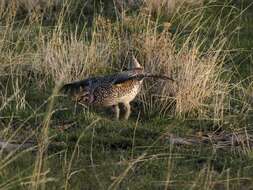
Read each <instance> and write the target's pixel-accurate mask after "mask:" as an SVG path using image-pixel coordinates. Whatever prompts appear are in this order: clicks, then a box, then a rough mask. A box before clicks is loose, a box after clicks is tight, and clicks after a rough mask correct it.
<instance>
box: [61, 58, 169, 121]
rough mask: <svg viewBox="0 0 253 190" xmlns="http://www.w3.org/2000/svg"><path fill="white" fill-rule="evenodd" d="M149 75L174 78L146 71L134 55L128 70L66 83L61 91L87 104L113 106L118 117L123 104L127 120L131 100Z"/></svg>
mask: <svg viewBox="0 0 253 190" xmlns="http://www.w3.org/2000/svg"><path fill="white" fill-rule="evenodd" d="M147 77H152V78H161V79H168V80H173V79H171V78H169V77H167V76H158V75H152V74H148V73H145V72H144V69H143V67H142V66H141V65H140V64H139V62H138V61H137V60H136V59H135V58H134V57H133V64H132V66H131V67H130V69H129V70H127V71H123V72H120V73H117V74H114V75H108V76H101V77H100V76H99V77H92V78H88V79H85V80H81V81H77V82H73V83H69V84H65V85H64V86H63V87H62V88H61V91H64V92H65V93H66V92H70V95H72V97H74V99H75V100H76V101H78V102H80V103H82V104H85V105H92V106H99V107H112V108H113V109H114V113H115V116H116V119H119V115H120V109H119V104H123V105H124V106H125V108H126V111H125V114H124V119H126V120H127V119H128V118H129V116H130V114H131V106H130V102H131V101H132V100H133V99H134V98H135V97H136V95H137V94H138V93H139V91H140V88H141V85H142V82H143V79H144V78H147Z"/></svg>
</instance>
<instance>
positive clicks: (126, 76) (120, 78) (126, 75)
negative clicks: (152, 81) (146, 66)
mask: <svg viewBox="0 0 253 190" xmlns="http://www.w3.org/2000/svg"><path fill="white" fill-rule="evenodd" d="M143 76H144V75H143V74H138V73H133V72H122V73H119V74H117V75H115V76H114V77H113V78H112V80H111V84H112V85H115V84H121V83H124V82H127V81H129V80H141V79H142V78H143Z"/></svg>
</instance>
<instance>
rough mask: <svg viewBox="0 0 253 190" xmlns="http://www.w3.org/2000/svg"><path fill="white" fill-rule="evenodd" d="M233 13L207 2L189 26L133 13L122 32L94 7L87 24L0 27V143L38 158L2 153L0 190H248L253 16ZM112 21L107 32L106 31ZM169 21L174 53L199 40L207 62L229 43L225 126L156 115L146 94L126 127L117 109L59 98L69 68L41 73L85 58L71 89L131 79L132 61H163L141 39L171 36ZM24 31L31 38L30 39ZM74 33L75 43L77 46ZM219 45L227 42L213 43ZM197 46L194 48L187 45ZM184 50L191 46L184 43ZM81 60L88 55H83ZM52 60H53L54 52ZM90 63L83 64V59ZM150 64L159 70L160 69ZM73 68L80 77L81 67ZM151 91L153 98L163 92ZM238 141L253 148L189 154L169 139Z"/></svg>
mask: <svg viewBox="0 0 253 190" xmlns="http://www.w3.org/2000/svg"><path fill="white" fill-rule="evenodd" d="M237 2H238V1H226V2H223V1H218V2H214V3H211V4H209V3H208V2H206V3H205V5H206V6H204V8H203V7H202V8H201V11H202V12H201V14H199V12H198V9H189V12H188V13H187V14H186V13H185V15H186V16H182V14H184V11H185V10H184V9H182V10H181V11H182V12H180V11H179V12H178V13H177V14H175V16H174V17H171V16H170V15H166V14H164V15H160V16H159V15H151V18H147V17H148V16H147V15H146V13H145V11H144V13H142V11H143V10H138V9H136V10H132V11H129V12H127V17H126V18H125V19H126V21H125V22H124V23H121V22H120V21H118V20H117V17H116V16H115V14H114V13H112V14H111V13H110V12H109V11H108V10H111V8H112V7H106V8H104V9H100V8H99V6H98V5H96V6H98V7H95V9H94V10H92V11H91V12H84V13H83V14H82V15H81V16H80V18H85V19H84V20H82V19H80V20H78V19H77V17H78V16H79V15H78V16H77V15H76V12H75V11H73V12H71V10H70V11H69V12H68V15H67V16H66V17H63V20H64V19H65V20H64V21H62V22H60V21H59V23H57V18H54V17H53V16H54V15H51V16H52V20H45V21H43V22H42V23H40V21H38V20H37V21H36V20H35V21H34V23H32V21H28V20H23V19H24V15H23V16H22V15H18V16H17V17H16V18H15V19H14V20H13V21H12V22H13V23H11V24H13V25H11V24H10V25H8V22H7V21H6V20H4V19H3V20H1V21H2V22H1V23H0V25H2V26H5V27H7V25H8V27H10V29H9V30H10V31H11V32H9V33H8V32H7V33H6V34H5V35H6V36H5V37H2V36H1V35H0V39H2V40H3V41H2V42H1V41H0V45H1V46H0V47H1V48H0V50H1V51H0V57H1V58H3V59H2V60H0V90H1V94H0V95H1V98H0V103H1V104H0V129H1V130H0V131H1V132H0V139H1V140H5V141H10V142H12V141H14V142H18V143H21V142H24V141H26V140H28V141H29V142H32V143H33V144H34V145H39V147H36V148H35V149H32V150H26V149H25V150H22V149H18V150H17V151H16V152H6V151H1V152H0V158H1V159H0V160H1V161H0V189H4V190H5V189H71V190H72V189H73V190H74V189H186V190H188V189H251V188H252V185H253V184H252V183H253V178H252V176H253V172H252V171H253V170H252V167H253V164H252V163H253V162H252V161H253V160H252V159H253V153H252V144H251V143H252V139H251V133H252V122H253V112H252V103H250V96H251V98H252V88H253V87H252V86H249V85H250V84H251V85H252V71H253V66H252V65H253V62H252V55H253V52H252V45H253V33H252V32H251V31H252V29H253V17H252V16H253V15H252V11H253V6H252V4H251V1H250V0H248V1H246V0H244V1H242V2H241V3H237ZM79 3H80V2H79ZM249 5H250V6H249ZM108 6H109V4H108ZM79 8H80V7H76V9H73V10H79ZM245 8H247V9H245ZM93 11H94V12H93ZM106 11H107V12H106ZM50 14H52V13H50ZM59 14H60V13H59ZM142 14H144V15H146V17H142V16H143V15H142ZM87 15H88V16H91V17H92V16H94V18H93V20H94V21H97V22H98V24H97V25H96V24H93V25H91V23H89V21H87V20H86V19H88V18H87ZM180 15H181V16H180ZM196 15H197V16H196ZM199 15H201V17H202V18H201V19H199ZM194 16H196V18H195V17H194ZM60 18H61V17H60ZM97 18H99V19H100V20H99V19H97ZM96 19H97V20H96ZM106 19H108V23H106V24H105V23H104V22H107V21H106ZM127 19H129V23H128V20H127ZM59 20H61V19H59ZM73 20H74V21H77V23H78V26H79V27H76V26H77V25H76V24H77V23H76V22H72V21H73ZM81 20H82V21H81ZM70 21H71V22H72V23H71V24H70ZM200 21H205V22H202V23H199V22H200ZM87 22H88V24H87ZM149 22H150V23H149ZM167 22H171V24H172V26H171V28H169V33H170V34H171V36H172V38H173V37H175V38H176V41H175V42H176V44H175V46H176V47H175V49H176V50H175V52H177V51H180V50H181V49H180V47H181V46H182V45H185V44H186V45H189V48H192V47H191V46H195V45H196V43H194V42H195V41H194V40H195V39H196V41H198V42H204V43H203V44H202V45H200V46H197V47H198V48H199V50H200V51H201V53H202V54H201V57H205V56H208V54H206V52H208V49H209V46H210V44H212V43H214V44H216V43H217V44H219V41H218V40H219V39H224V38H227V39H229V40H228V41H227V42H226V43H225V45H224V47H223V48H222V53H221V55H220V56H221V57H222V56H223V53H224V55H225V54H226V56H224V57H225V58H224V64H223V65H222V69H224V73H222V74H223V75H221V76H220V77H221V78H222V79H223V80H227V79H229V80H228V81H229V87H230V91H229V94H227V96H228V97H229V104H230V107H229V109H224V118H222V119H221V120H222V121H217V120H216V118H215V116H214V115H212V114H213V112H212V111H210V110H208V112H207V114H203V115H204V116H203V115H201V113H202V112H201V111H199V110H198V108H196V109H197V111H196V110H193V111H192V112H193V114H192V113H191V112H187V113H185V114H183V116H181V115H180V114H176V113H175V111H173V109H174V108H173V107H172V111H169V112H163V111H161V110H160V107H159V105H163V103H164V104H166V103H167V102H166V101H165V102H162V104H161V103H160V104H159V101H157V100H156V99H154V102H152V101H151V100H153V99H152V98H150V99H151V100H150V99H149V96H148V95H149V94H148V93H149V92H145V93H146V94H144V95H146V96H147V97H146V96H145V97H144V95H143V94H142V95H141V96H140V97H139V98H138V99H137V100H136V101H135V102H134V103H133V114H132V115H131V117H130V120H129V121H123V120H120V121H115V120H113V119H112V117H111V114H110V110H103V109H94V108H89V109H85V108H83V107H82V106H80V105H75V103H74V102H72V101H70V100H69V99H68V98H66V97H58V96H56V97H54V95H55V94H54V92H53V91H54V86H55V84H57V82H58V81H57V77H58V74H59V73H60V72H61V71H62V70H64V69H65V68H64V67H66V66H67V64H65V65H60V64H59V65H58V66H57V67H53V66H52V67H47V66H48V65H44V66H45V67H43V65H40V64H39V63H40V62H42V63H44V64H46V63H54V62H57V61H58V60H60V61H59V62H61V61H62V62H69V63H72V62H71V61H73V60H74V61H73V62H74V63H75V62H77V63H80V65H81V63H83V61H84V60H86V59H87V60H88V61H87V62H85V63H89V62H91V66H89V65H88V66H87V65H86V66H87V67H85V69H87V70H85V69H84V70H83V72H80V73H75V69H73V70H67V72H66V73H65V74H66V76H67V77H66V80H67V81H69V80H73V79H78V78H82V77H84V76H88V75H95V74H104V73H112V72H115V71H118V70H120V69H122V68H125V67H126V65H127V63H128V59H129V58H128V55H127V54H129V52H131V51H133V52H135V53H136V54H137V55H139V57H140V58H141V59H142V60H146V61H147V62H148V61H150V60H149V59H148V55H149V54H148V52H149V53H150V52H151V53H156V52H153V51H150V49H147V52H146V49H145V47H141V45H143V43H142V41H141V42H139V41H138V40H141V39H142V38H144V37H143V36H145V35H144V34H146V35H147V36H148V35H149V34H150V33H152V32H153V27H157V26H158V28H157V30H154V31H155V32H154V35H158V36H159V35H161V36H162V35H165V36H166V35H167V34H164V33H163V30H164V28H163V24H164V23H167ZM227 23H230V24H227ZM61 24H62V25H61ZM86 24H87V25H86ZM59 25H60V26H61V27H60V26H59ZM196 25H197V28H196ZM12 26H13V28H12ZM217 26H218V27H217ZM57 27H58V28H57ZM96 27H97V29H96ZM236 27H239V28H238V29H236ZM21 29H23V30H25V29H27V31H29V32H30V33H26V34H25V33H23V32H22V31H23V30H21ZM235 29H236V30H235ZM1 30H2V31H5V32H6V31H8V30H4V29H1ZM92 31H93V32H92ZM94 31H96V32H94ZM108 31H110V32H108ZM150 31H152V32H150ZM221 31H222V32H221ZM148 32H150V33H148ZM73 34H75V35H76V36H71V35H73ZM105 34H106V35H105ZM217 34H219V35H222V37H223V38H216V37H217ZM22 35H23V36H22ZM99 35H101V36H100V37H99ZM134 35H136V36H138V37H139V38H136V39H135V40H133V41H131V42H132V43H134V44H131V45H130V47H129V46H128V45H129V44H127V42H128V41H127V40H126V39H127V37H129V36H130V37H132V38H134V37H133V36H134ZM152 35H153V33H152ZM152 35H151V37H153V36H152ZM191 35H192V36H193V38H189V36H191ZM195 35H196V38H194V37H195ZM59 36H60V37H59ZM70 36H71V37H70ZM97 36H98V37H97ZM91 37H92V38H91ZM167 37H168V36H166V39H167ZM104 38H106V39H104ZM213 38H216V41H215V40H213ZM63 39H67V40H66V41H67V42H66V43H65V42H63V41H64V40H63ZM68 39H71V40H69V41H68ZM144 39H146V38H144ZM168 39H170V38H169V37H168ZM188 39H191V41H190V42H189V43H185V40H188ZM75 40H76V41H77V43H75V42H76V41H75ZM136 41H137V42H136ZM1 43H2V44H1ZM159 43H160V42H159ZM164 43H165V42H164ZM157 44H158V40H157ZM161 44H163V42H161ZM106 45H108V46H106ZM134 45H138V47H135V46H134ZM45 47H47V48H48V49H46V48H45ZM162 47H163V46H162ZM43 48H44V49H43ZM61 48H62V49H61ZM71 48H73V49H72V50H73V51H74V53H73V52H71ZM131 48H133V49H131ZM78 49H80V50H82V51H80V53H78V52H77V54H75V51H77V50H78ZM87 49H88V50H87ZM144 49H145V50H144ZM210 49H211V48H210ZM214 49H215V48H214ZM46 50H52V52H54V53H56V56H55V57H56V58H55V59H54V60H53V61H52V62H50V61H48V60H46V61H45V60H44V59H46V58H45V57H43V55H45V53H44V51H46ZM165 50H166V49H165ZM157 51H158V52H159V51H160V49H158V50H157ZM227 51H231V53H227ZM87 52H88V53H89V54H88V53H87ZM186 52H187V51H186ZM47 53H48V54H49V55H51V54H50V53H51V52H50V51H49V52H47ZM57 53H58V54H59V57H57ZM173 53H174V52H173ZM187 53H189V52H187ZM83 54H84V55H86V54H87V56H86V57H85V56H84V58H80V57H81V56H82V55H83ZM46 55H47V54H46ZM64 56H65V57H64ZM68 56H69V57H70V58H68ZM154 56H157V54H154ZM52 57H53V56H52ZM158 57H159V56H158ZM79 58H80V59H79ZM159 58H161V59H162V57H159ZM166 58H167V57H166ZM47 61H48V62H47ZM74 63H72V64H73V65H74ZM151 63H153V62H151ZM154 63H156V62H155V61H154ZM145 64H146V66H147V67H149V68H150V69H153V67H152V64H150V65H149V64H148V63H145ZM96 66H98V67H96ZM77 68H79V69H80V68H81V69H83V67H79V65H77ZM54 69H55V70H54ZM155 69H156V68H154V71H160V70H162V69H164V68H162V69H160V70H159V69H158V70H155ZM6 71H7V72H6ZM227 71H228V72H227ZM155 84H156V86H155V85H154V87H157V89H160V87H161V86H162V85H161V84H160V83H155ZM17 90H20V92H17ZM151 93H152V92H151ZM153 93H154V92H153ZM250 93H251V95H250ZM22 97H23V99H22ZM209 98H210V97H209ZM210 99H211V98H210ZM22 100H24V101H22ZM156 101H157V102H158V103H157V102H156ZM5 102H7V104H4V103H5ZM156 103H157V104H156ZM204 103H206V102H204ZM208 103H209V102H208ZM2 105H4V106H2ZM207 105H209V104H207ZM145 106H146V107H145ZM149 106H150V107H149ZM209 106H210V107H211V104H210V105H209ZM202 108H203V107H201V106H200V108H199V109H202ZM50 109H51V110H50ZM160 111H161V112H160ZM160 113H164V114H160ZM237 131H241V132H242V134H244V135H245V134H246V135H248V137H249V139H246V140H245V141H241V142H239V144H238V145H233V146H230V145H227V144H226V145H224V144H222V143H226V142H227V141H225V140H227V139H225V140H224V139H223V141H222V140H221V141H220V142H219V141H215V139H211V140H210V141H206V142H205V143H201V142H199V143H196V144H192V145H187V144H181V145H179V144H173V143H171V141H170V140H169V134H173V135H174V137H181V138H184V139H189V138H191V139H201V138H204V137H207V135H210V134H215V135H217V134H221V135H222V134H233V133H236V132H237ZM245 131H246V132H245ZM244 137H245V138H246V136H244ZM219 143H221V144H219ZM218 145H221V146H218ZM9 161H10V162H9Z"/></svg>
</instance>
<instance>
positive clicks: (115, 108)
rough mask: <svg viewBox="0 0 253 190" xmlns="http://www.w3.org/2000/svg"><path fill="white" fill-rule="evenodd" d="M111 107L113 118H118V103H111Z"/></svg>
mask: <svg viewBox="0 0 253 190" xmlns="http://www.w3.org/2000/svg"><path fill="white" fill-rule="evenodd" d="M112 108H113V112H114V114H115V118H116V119H117V120H118V119H119V111H120V110H119V105H118V104H117V105H113V106H112Z"/></svg>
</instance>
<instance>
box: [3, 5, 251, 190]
mask: <svg viewBox="0 0 253 190" xmlns="http://www.w3.org/2000/svg"><path fill="white" fill-rule="evenodd" d="M164 2H165V1H164ZM164 2H162V7H163V6H165V7H167V8H169V9H172V7H174V6H176V5H174V4H173V1H167V3H169V2H170V3H172V4H170V5H169V4H163V3H164ZM159 3H161V1H159V2H158V1H147V4H148V6H150V7H149V8H150V9H153V7H155V9H157V8H156V7H157V6H158V7H159V8H158V9H161V7H160V6H159ZM173 9H174V8H173ZM10 11H17V10H15V9H10ZM5 13H6V12H5ZM5 13H4V15H5V16H6V15H7V17H6V20H5V21H6V22H5V23H6V25H5V26H4V27H2V28H0V29H1V30H2V31H1V34H0V53H1V58H2V59H1V61H0V71H1V73H0V76H1V77H3V78H4V79H3V81H4V82H2V83H0V88H1V91H0V93H1V94H0V112H1V111H4V110H7V109H12V114H13V115H15V113H16V112H17V111H19V110H25V109H26V108H27V107H28V108H30V107H31V106H30V104H29V99H28V98H27V94H28V93H29V91H30V90H31V89H29V88H25V86H26V84H29V81H30V80H29V79H30V77H31V76H30V74H31V73H32V74H34V75H35V78H36V77H37V78H36V80H33V82H34V83H36V84H35V86H39V89H40V91H39V92H38V93H37V94H38V96H39V95H40V93H41V92H43V90H46V89H47V88H48V86H49V85H48V83H50V82H53V83H54V84H55V85H56V88H55V89H54V91H53V93H52V96H51V97H50V98H49V99H48V100H46V103H48V102H49V106H48V108H47V109H46V113H44V114H45V118H44V120H43V123H42V124H41V129H40V131H39V137H38V139H37V140H38V150H37V155H36V161H35V163H34V166H33V167H34V169H33V174H32V175H31V176H29V177H28V178H26V179H25V180H24V181H25V182H26V184H29V185H30V188H31V189H40V188H45V187H46V185H45V184H46V183H47V182H50V181H54V180H55V179H54V178H50V177H48V172H49V170H48V168H47V165H46V160H47V159H48V154H47V148H48V145H49V143H50V136H49V127H50V122H51V119H52V118H51V117H52V115H53V113H54V111H55V110H54V101H55V96H56V94H57V91H58V87H59V86H58V85H59V84H60V83H63V82H69V81H73V80H80V79H83V78H86V77H89V76H93V75H101V74H107V73H110V72H117V71H120V70H121V69H122V68H124V67H126V65H127V64H129V60H131V59H130V57H132V54H135V55H136V56H137V57H138V59H139V61H140V63H141V64H143V65H144V67H145V69H146V71H148V72H151V73H154V74H164V75H168V76H171V77H173V78H174V79H175V82H168V81H157V80H156V81H155V80H153V81H146V83H145V84H144V88H143V90H142V93H141V94H140V96H139V97H138V99H137V102H139V103H140V105H141V108H142V110H144V114H146V115H149V114H156V115H162V116H164V117H166V118H167V117H170V116H177V117H180V118H182V119H187V118H188V117H189V118H192V117H194V118H198V119H212V120H213V121H215V122H220V123H221V122H222V121H223V120H224V117H225V114H229V113H227V112H228V111H229V109H230V99H231V94H230V90H231V87H230V86H231V84H230V83H229V82H230V81H229V80H230V79H229V78H227V77H223V76H224V74H225V73H226V72H227V70H225V69H224V59H225V56H227V55H226V54H224V52H223V51H222V50H223V47H224V44H225V43H226V40H227V39H226V38H225V37H223V36H221V35H219V34H217V36H215V39H213V41H214V42H213V43H212V44H211V45H210V46H209V47H205V49H204V48H203V43H205V39H204V40H199V39H200V38H201V36H199V34H198V33H197V32H196V31H198V29H199V28H200V27H201V26H200V25H197V26H196V28H194V29H193V32H192V33H191V34H189V36H188V37H187V38H186V39H184V40H183V42H181V41H180V39H179V38H180V35H179V34H174V35H172V34H171V32H170V23H165V24H164V26H162V29H161V30H160V28H159V26H158V25H159V23H158V22H156V21H153V20H152V18H151V16H150V15H149V14H147V13H146V11H145V10H144V11H141V12H140V13H138V14H139V15H137V16H136V17H128V16H125V17H123V18H122V20H120V21H118V22H115V23H112V22H111V21H109V20H107V19H105V18H103V17H100V16H98V17H96V18H95V19H94V26H93V30H92V32H90V31H89V30H87V29H86V28H83V29H82V31H84V32H83V33H81V34H79V33H78V32H75V31H74V32H73V31H71V32H69V31H65V30H64V28H63V22H64V21H63V19H62V18H59V21H58V24H57V26H55V27H54V28H53V29H48V30H47V28H45V27H44V26H43V25H42V24H41V22H31V23H29V24H28V25H26V26H22V27H21V28H15V26H14V25H15V20H14V17H13V15H15V13H14V14H13V13H10V14H9V13H7V14H5ZM2 15H3V14H2ZM8 15H9V16H8ZM62 15H64V13H62ZM188 24H189V23H188ZM34 26H36V27H37V30H36V31H34ZM158 29H159V30H158ZM24 31H25V32H26V34H24ZM76 31H78V30H76ZM89 34H90V36H89ZM88 36H89V37H88ZM179 41H180V44H179ZM216 42H219V43H216ZM214 44H216V45H214ZM6 73H8V74H7V75H6ZM37 73H39V74H38V76H37ZM6 81H8V82H6ZM251 89H252V88H251ZM251 89H250V88H249V91H250V90H251ZM243 90H245V89H243ZM243 90H242V91H243ZM243 92H244V94H246V93H247V92H245V91H243ZM247 108H248V107H247ZM32 109H34V110H33V112H34V115H36V114H37V113H36V109H35V108H32ZM34 115H32V116H30V117H35V116H34ZM30 117H29V118H25V119H24V120H25V121H24V122H23V123H22V125H21V126H20V128H19V129H18V130H20V129H21V128H22V126H24V125H25V124H26V121H27V120H29V119H30ZM9 119H10V120H12V116H10V118H9ZM10 125H11V124H10ZM18 130H17V131H16V132H15V134H13V136H11V137H9V138H7V141H8V142H10V141H11V140H12V139H13V138H14V137H15V136H17V134H18ZM80 138H81V137H80ZM78 143H79V140H78V142H77V144H76V147H75V151H74V152H73V157H71V160H70V162H69V163H65V164H66V165H65V167H66V168H67V171H66V181H65V189H69V188H70V187H69V184H68V182H69V180H70V177H71V175H72V170H71V167H72V161H73V160H72V159H73V158H74V156H75V154H76V149H77V147H78ZM25 151H30V149H29V150H25ZM25 151H24V152H25ZM14 153H15V152H14ZM14 153H12V154H9V155H7V156H5V157H4V159H3V162H1V164H0V173H1V172H2V169H4V168H5V167H6V166H7V165H8V164H9V163H10V162H9V161H8V159H9V158H11V159H12V160H11V161H13V160H15V159H18V158H19V155H17V154H14ZM145 153H146V152H145V151H144V154H143V155H142V156H139V157H137V159H133V160H131V161H129V162H128V167H127V168H126V169H125V170H124V171H123V172H122V173H121V175H119V176H118V177H117V178H116V179H115V180H114V181H113V182H112V183H111V186H110V187H111V188H112V189H114V188H117V187H118V186H119V185H120V184H121V183H122V181H123V179H124V178H125V177H126V176H127V175H128V173H129V171H130V170H132V169H133V168H134V167H135V165H136V164H137V163H139V162H140V160H141V161H142V160H143V158H144V157H145ZM0 156H2V153H1V152H0ZM152 159H153V158H152ZM172 163H173V162H172V160H169V162H168V171H169V172H172V169H173V168H172V167H171V164H172ZM169 172H168V175H167V179H166V185H167V186H169V185H170V177H171V176H170V175H169V174H170V173H169ZM73 173H75V171H73ZM202 174H205V175H206V178H203V179H202V177H201V175H202ZM212 176H213V171H212V169H211V168H209V167H208V166H207V168H205V169H203V170H202V171H200V174H199V178H197V179H196V181H194V182H193V184H192V186H193V187H194V186H195V185H197V184H199V183H198V180H199V179H202V180H203V183H204V184H205V185H206V189H208V188H209V187H210V188H212V187H213V183H211V181H212V180H210V178H212ZM14 180H15V179H14ZM205 180H206V181H205ZM16 182H17V183H20V181H18V180H16ZM209 182H210V183H211V184H209ZM1 185H2V186H3V187H8V188H9V186H7V185H9V184H7V185H6V186H5V184H1Z"/></svg>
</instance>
